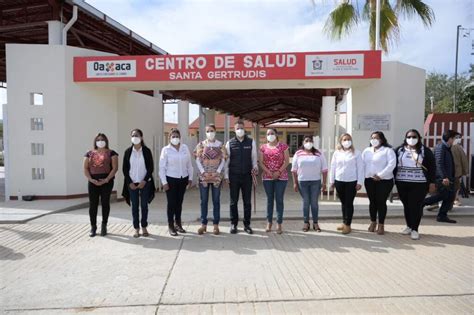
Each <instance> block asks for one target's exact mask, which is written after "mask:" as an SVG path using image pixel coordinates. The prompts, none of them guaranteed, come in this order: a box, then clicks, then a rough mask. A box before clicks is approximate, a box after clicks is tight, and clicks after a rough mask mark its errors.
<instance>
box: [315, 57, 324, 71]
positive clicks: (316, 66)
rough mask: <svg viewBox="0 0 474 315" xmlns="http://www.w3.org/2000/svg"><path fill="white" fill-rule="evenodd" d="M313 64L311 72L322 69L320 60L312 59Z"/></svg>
mask: <svg viewBox="0 0 474 315" xmlns="http://www.w3.org/2000/svg"><path fill="white" fill-rule="evenodd" d="M312 63H313V70H322V69H323V61H322V60H321V59H319V58H318V57H316V59H314V60H313V61H312Z"/></svg>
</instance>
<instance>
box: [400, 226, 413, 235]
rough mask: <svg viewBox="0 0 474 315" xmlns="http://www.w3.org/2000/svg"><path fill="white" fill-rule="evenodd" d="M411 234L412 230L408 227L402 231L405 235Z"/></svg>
mask: <svg viewBox="0 0 474 315" xmlns="http://www.w3.org/2000/svg"><path fill="white" fill-rule="evenodd" d="M410 233H411V228H409V227H408V226H407V227H406V228H405V229H404V230H403V231H402V234H403V235H410Z"/></svg>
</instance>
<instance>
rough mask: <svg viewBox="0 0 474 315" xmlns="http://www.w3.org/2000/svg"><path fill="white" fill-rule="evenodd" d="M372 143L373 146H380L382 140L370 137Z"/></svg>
mask: <svg viewBox="0 0 474 315" xmlns="http://www.w3.org/2000/svg"><path fill="white" fill-rule="evenodd" d="M370 144H371V145H372V146H373V147H378V146H379V144H380V141H379V140H378V139H370Z"/></svg>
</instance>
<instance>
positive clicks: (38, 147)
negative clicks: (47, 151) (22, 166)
mask: <svg viewBox="0 0 474 315" xmlns="http://www.w3.org/2000/svg"><path fill="white" fill-rule="evenodd" d="M31 155H44V143H32V144H31Z"/></svg>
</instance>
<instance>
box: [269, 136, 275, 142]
mask: <svg viewBox="0 0 474 315" xmlns="http://www.w3.org/2000/svg"><path fill="white" fill-rule="evenodd" d="M276 138H277V137H276V136H275V135H268V136H267V140H268V142H273V141H275V140H276Z"/></svg>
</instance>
